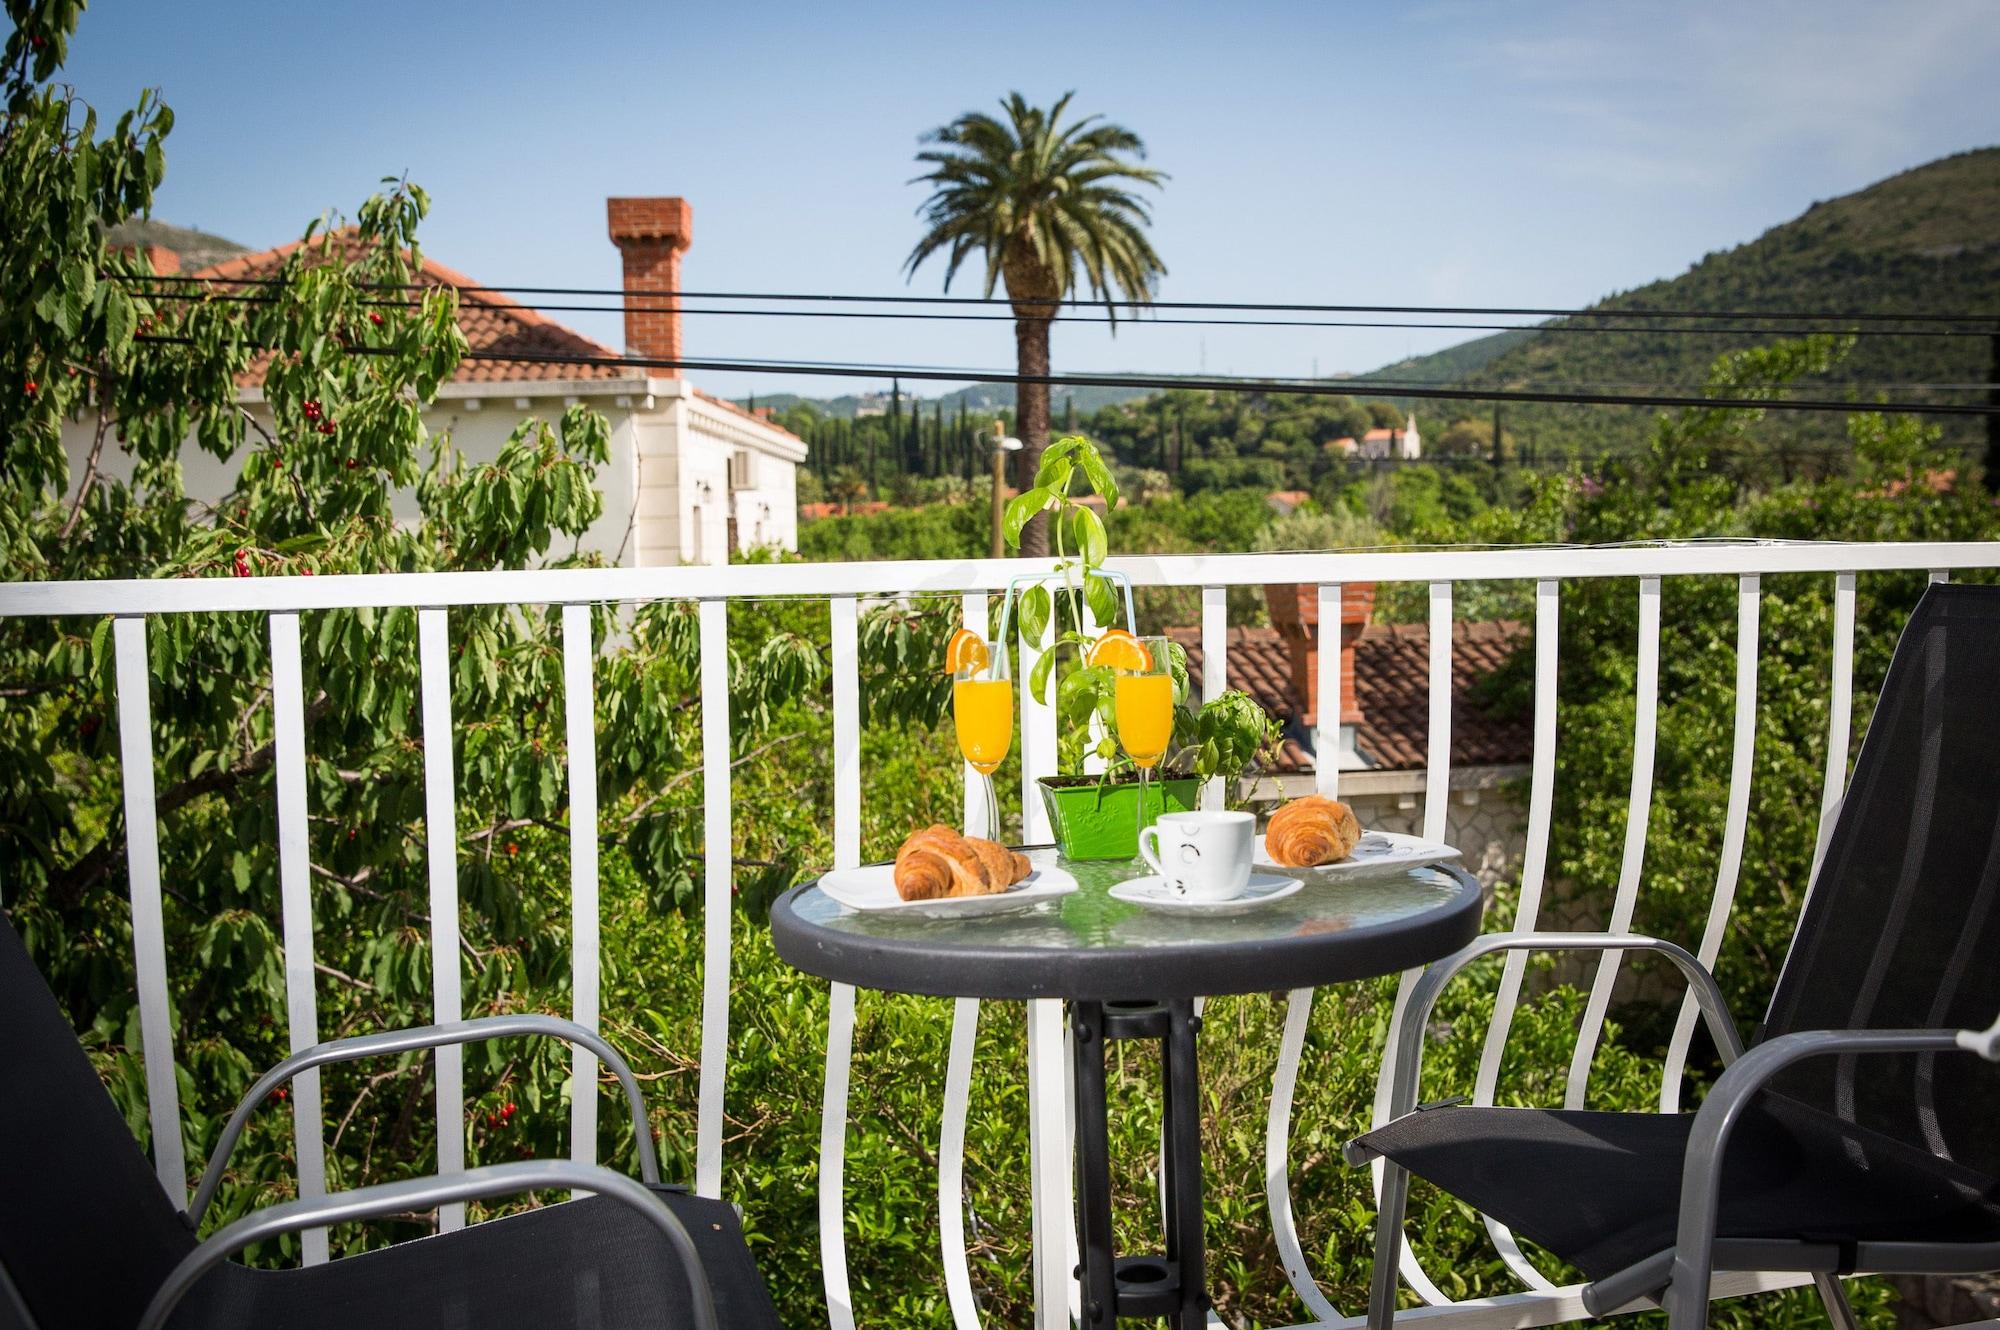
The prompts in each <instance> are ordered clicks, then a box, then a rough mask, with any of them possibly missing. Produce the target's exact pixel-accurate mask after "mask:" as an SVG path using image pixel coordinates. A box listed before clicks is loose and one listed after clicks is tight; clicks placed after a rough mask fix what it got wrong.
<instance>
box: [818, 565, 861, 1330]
mask: <svg viewBox="0 0 2000 1330" xmlns="http://www.w3.org/2000/svg"><path fill="white" fill-rule="evenodd" d="M832 613H833V651H832V657H833V866H834V867H835V868H853V867H855V866H857V865H858V864H860V862H861V652H860V614H859V606H858V605H857V604H856V602H855V600H854V598H853V597H851V596H838V597H835V598H834V600H833V601H832ZM853 1057H854V988H853V986H852V985H849V984H834V985H833V986H832V990H831V991H830V992H829V994H828V996H827V1009H826V1081H825V1088H824V1089H823V1090H822V1091H821V1094H820V1116H819V1256H820V1272H821V1278H822V1280H823V1281H824V1283H825V1286H826V1315H827V1323H828V1324H829V1325H830V1326H831V1327H832V1330H854V1294H853V1292H852V1289H851V1287H850V1285H849V1283H848V1278H847V1178H846V1170H847V1083H848V1068H849V1065H850V1063H851V1062H852V1060H853Z"/></svg>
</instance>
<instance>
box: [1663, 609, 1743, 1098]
mask: <svg viewBox="0 0 2000 1330" xmlns="http://www.w3.org/2000/svg"><path fill="white" fill-rule="evenodd" d="M1758 585H1759V583H1758V577H1757V574H1755V573H1745V574H1744V575H1743V576H1742V577H1740V578H1738V579H1737V583H1736V733H1735V743H1734V747H1733V750H1732V752H1731V754H1730V759H1729V803H1728V805H1727V807H1726V810H1725V811H1724V813H1723V819H1722V858H1721V860H1720V862H1719V863H1718V864H1717V865H1716V870H1715V896H1714V899H1712V900H1711V901H1710V902H1709V907H1708V923H1707V926H1706V927H1704V928H1703V929H1702V934H1701V945H1700V946H1699V947H1698V948H1696V950H1695V958H1696V959H1697V960H1699V961H1700V962H1701V963H1702V964H1703V965H1704V966H1706V967H1708V969H1709V970H1711V971H1713V970H1714V969H1715V958H1716V957H1717V956H1718V955H1719V954H1721V951H1722V936H1723V934H1724V933H1726V932H1727V931H1728V929H1729V912H1730V907H1731V906H1732V905H1734V904H1735V902H1736V882H1737V878H1738V876H1739V875H1740V874H1741V872H1742V868H1743V833H1744V828H1745V826H1746V825H1747V824H1748V822H1749V820H1750V781H1751V774H1752V766H1751V764H1752V762H1753V761H1754V759H1755V756H1756V746H1757V618H1758V609H1759V604H1758V602H1759V593H1758ZM1697 1011H1698V1008H1697V1007H1696V1005H1695V1000H1694V991H1693V990H1692V989H1690V990H1689V991H1688V993H1687V995H1686V996H1685V997H1683V998H1682V999H1681V1009H1680V1014H1679V1015H1678V1016H1677V1017H1675V1019H1674V1033H1673V1038H1671V1039H1670V1040H1668V1041H1667V1062H1666V1074H1665V1076H1664V1078H1663V1079H1662V1081H1661V1083H1660V1111H1661V1112H1662V1113H1675V1112H1678V1111H1679V1110H1680V1104H1681V1072H1682V1070H1683V1069H1685V1068H1686V1066H1687V1053H1688V1044H1689V1042H1690V1041H1691V1040H1692V1039H1693V1038H1694V1022H1695V1015H1696V1013H1697Z"/></svg>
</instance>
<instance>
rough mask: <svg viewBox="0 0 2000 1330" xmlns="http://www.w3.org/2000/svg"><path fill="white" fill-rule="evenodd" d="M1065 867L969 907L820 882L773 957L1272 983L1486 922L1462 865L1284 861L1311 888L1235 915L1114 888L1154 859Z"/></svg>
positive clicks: (963, 972)
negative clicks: (933, 906)
mask: <svg viewBox="0 0 2000 1330" xmlns="http://www.w3.org/2000/svg"><path fill="white" fill-rule="evenodd" d="M1026 854H1027V855H1028V857H1029V858H1030V859H1031V860H1033V861H1035V863H1037V864H1051V865H1054V864H1060V865H1061V867H1062V868H1064V869H1065V870H1067V871H1068V872H1069V873H1071V874H1072V875H1073V876H1075V878H1076V880H1077V884H1078V890H1077V891H1075V892H1073V893H1072V894H1070V895H1067V896H1062V897H1058V898H1057V899H1055V900H1052V901H1049V902H1047V903H1045V904H1042V905H1038V906H1032V907H1029V908H1025V909H1020V910H1014V911H1010V912H1007V913H1003V914H987V915H977V916H973V917H970V918H946V919H938V918H925V917H912V916H910V915H907V914H903V913H900V912H897V911H876V912H862V911H856V910H850V909H848V908H846V907H845V906H843V905H841V904H839V903H838V902H837V901H835V900H833V899H832V898H831V897H830V896H828V895H827V894H826V893H825V892H823V891H821V890H820V889H819V888H818V887H817V886H815V885H814V884H812V883H806V884H804V885H802V886H798V887H794V888H793V889H792V890H790V891H788V892H786V893H785V894H784V895H783V896H782V897H780V898H779V899H778V901H777V903H776V904H775V905H774V906H773V907H772V909H771V934H772V938H773V940H774V941H775V942H776V943H777V947H778V954H779V955H780V956H782V957H783V958H784V959H785V960H786V961H787V962H789V963H790V964H792V965H793V966H795V967H797V968H798V969H801V970H804V971H806V972H808V973H810V974H816V975H820V976H821V977H823V978H827V979H834V980H838V981H839V982H841V983H844V984H853V985H855V986H856V987H858V988H874V989H881V990H883V991H886V992H892V993H927V994H932V995H935V996H939V997H981V998H1068V999H1071V1000H1091V1001H1121V1000H1133V999H1143V1000H1153V1001H1157V1000H1162V999H1168V998H1191V997H1211V996H1216V995H1218V994H1223V993H1269V992H1274V991H1276V990H1279V989H1287V988H1307V987H1313V986H1316V985H1319V984H1329V983H1337V982H1339V981H1342V980H1347V979H1366V978H1371V977H1373V976H1375V975H1383V974H1394V973H1395V972H1397V971H1399V970H1406V969H1408V968H1409V967H1411V966H1413V965H1422V964H1424V963H1426V962H1428V961H1433V960H1436V959H1437V958H1438V957H1440V956H1444V955H1448V954H1449V953H1451V952H1453V951H1456V950H1458V948H1460V947H1462V946H1464V945H1465V944H1466V943H1467V942H1470V941H1471V940H1472V939H1473V937H1474V935H1476V934H1477V933H1478V931H1479V916H1480V907H1481V892H1480V887H1479V883H1478V882H1477V881H1476V880H1475V879H1473V878H1472V877H1471V876H1470V875H1468V874H1467V873H1466V872H1465V871H1464V870H1463V869H1461V868H1459V867H1458V866H1457V865H1455V864H1434V865H1431V866H1429V867H1424V868H1403V869H1389V868H1383V869H1378V870H1374V871H1372V872H1370V873H1368V874H1367V875H1366V876H1351V875H1349V874H1347V873H1337V872H1329V871H1316V870H1313V869H1294V870H1288V875H1292V876H1297V877H1298V878H1300V879H1301V880H1302V881H1303V882H1304V883H1305V886H1304V888H1303V889H1301V890H1300V891H1298V892H1296V893H1294V894H1293V895H1291V896H1288V897H1286V898H1284V899H1282V900H1275V901H1272V902H1271V903H1269V904H1266V905H1256V906H1252V907H1249V908H1247V909H1244V910H1242V911H1240V912H1238V913H1234V914H1200V915H1194V914H1180V913H1173V914H1169V913H1166V912H1164V911H1160V910H1154V909H1149V908H1147V907H1145V906H1142V905H1132V904H1128V903H1126V902H1124V901H1121V900H1115V899H1113V898H1112V897H1111V896H1110V895H1108V894H1107V893H1108V892H1109V891H1110V889H1111V888H1112V887H1114V886H1116V885H1118V884H1119V883H1120V882H1124V881H1126V880H1128V879H1131V878H1135V877H1142V876H1145V875H1146V874H1148V873H1149V872H1150V871H1151V870H1149V869H1148V868H1146V866H1145V865H1144V864H1141V863H1137V862H1127V861H1123V860H1118V861H1112V862H1094V863H1070V862H1067V861H1065V860H1062V859H1060V858H1059V857H1058V856H1057V854H1056V851H1055V850H1054V849H1032V850H1028V851H1026Z"/></svg>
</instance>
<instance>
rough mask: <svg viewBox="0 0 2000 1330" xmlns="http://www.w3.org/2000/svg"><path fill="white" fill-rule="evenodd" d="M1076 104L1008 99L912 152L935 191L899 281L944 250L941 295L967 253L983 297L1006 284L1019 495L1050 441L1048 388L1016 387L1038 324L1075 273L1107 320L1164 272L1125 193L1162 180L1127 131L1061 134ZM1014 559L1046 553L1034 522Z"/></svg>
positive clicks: (1033, 370)
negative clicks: (979, 269)
mask: <svg viewBox="0 0 2000 1330" xmlns="http://www.w3.org/2000/svg"><path fill="white" fill-rule="evenodd" d="M1075 95H1076V94H1075V93H1065V94H1063V96H1062V97H1061V99H1059V100H1058V101H1057V102H1056V104H1055V105H1054V106H1052V107H1050V108H1049V109H1048V110H1046V111H1044V110H1041V109H1039V108H1037V107H1033V106H1030V105H1028V103H1027V100H1026V99H1025V98H1023V97H1022V96H1021V94H1020V93H1018V92H1015V93H1009V94H1008V96H1007V99H1006V100H1005V101H1004V102H1002V103H1001V107H1002V109H1003V110H1004V111H1005V112H1006V119H1005V120H1004V121H1002V120H998V119H995V118H994V117H992V116H990V115H984V114H981V113H979V112H976V111H975V112H969V113H967V114H965V115H962V116H960V117H959V118H958V119H956V120H954V121H952V122H951V123H950V124H948V125H943V126H940V127H939V128H937V129H934V130H932V131H930V132H929V133H928V134H926V135H924V136H923V138H922V139H921V140H920V142H923V143H930V144H935V145H937V146H935V147H933V148H929V149H927V150H925V151H923V152H920V153H918V154H917V160H918V161H919V162H921V163H923V164H925V165H927V166H929V167H930V168H931V169H930V171H929V172H928V173H927V174H924V175H921V176H918V177H917V178H916V180H913V181H912V182H911V183H912V184H915V183H917V182H919V181H923V182H928V183H929V184H931V185H933V186H934V187H935V188H934V190H933V192H932V194H931V196H930V198H929V199H927V200H926V201H925V202H924V205H923V206H922V207H921V208H919V209H918V210H917V212H918V215H919V216H921V217H922V218H923V219H924V223H925V225H926V226H927V227H928V228H929V229H928V230H927V231H926V232H925V233H924V238H923V239H922V240H920V241H918V242H917V247H916V248H915V249H913V250H911V251H910V257H909V260H908V261H907V262H906V263H905V264H904V272H905V274H906V275H914V274H915V273H916V270H917V268H918V266H919V265H920V264H922V263H923V261H924V260H925V259H927V258H929V257H930V256H931V255H932V254H934V253H936V252H938V251H939V250H943V251H945V253H946V256H947V261H946V265H945V270H944V285H945V289H946V290H950V289H951V279H952V277H953V276H954V275H955V274H956V273H957V272H958V268H959V265H960V264H961V263H963V262H964V261H965V259H966V257H967V256H968V255H970V254H972V253H974V252H975V251H977V252H978V253H980V254H982V255H984V257H985V261H986V283H985V289H984V292H983V293H984V294H985V295H986V296H988V297H990V296H992V294H993V290H994V287H995V286H996V285H998V284H999V283H1001V282H1005V283H1006V287H1007V300H1008V303H1009V304H1011V305H1012V306H1013V310H1014V355H1015V366H1016V371H1017V372H1018V373H1019V374H1020V375H1021V376H1022V379H1023V381H1022V382H1021V383H1020V384H1019V386H1018V390H1017V391H1018V396H1017V399H1016V405H1017V409H1018V412H1019V424H1018V426H1017V427H1018V428H1019V430H1020V432H1021V442H1022V444H1023V447H1022V450H1021V457H1020V462H1019V466H1020V473H1019V475H1020V479H1019V481H1018V483H1019V484H1021V485H1022V486H1024V487H1025V486H1026V485H1027V484H1028V483H1029V482H1030V480H1031V479H1032V478H1033V476H1034V474H1035V471H1036V470H1037V469H1038V468H1039V467H1040V465H1041V456H1042V449H1044V448H1045V447H1047V446H1048V442H1049V386H1048V384H1047V383H1046V382H1040V383H1033V382H1028V381H1026V380H1027V379H1028V378H1029V377H1031V376H1041V377H1044V378H1045V377H1046V376H1047V375H1048V372H1049V325H1050V324H1051V323H1053V322H1054V321H1055V319H1056V317H1057V315H1058V314H1059V312H1060V305H1061V302H1062V300H1063V299H1064V298H1065V297H1067V296H1069V295H1071V293H1072V290H1073V288H1074V287H1075V286H1076V285H1077V278H1078V275H1079V274H1081V276H1082V279H1083V282H1084V283H1085V284H1086V285H1087V286H1088V287H1089V291H1090V298H1091V299H1092V300H1101V301H1103V302H1104V305H1105V308H1106V310H1107V311H1109V313H1110V315H1111V317H1112V318H1113V319H1114V320H1115V319H1116V318H1117V308H1116V306H1115V304H1114V299H1122V300H1123V301H1124V302H1125V304H1126V305H1127V306H1128V307H1129V308H1131V309H1134V310H1136V309H1137V307H1138V306H1140V305H1142V304H1145V303H1146V302H1148V301H1149V300H1151V299H1152V295H1153V288H1154V284H1155V283H1156V282H1157V281H1158V280H1159V278H1161V277H1163V276H1165V274H1166V271H1167V269H1166V265H1164V264H1163V263H1161V262H1160V256H1159V255H1158V254H1155V253H1154V252H1153V246H1152V244H1151V242H1150V241H1148V240H1147V239H1146V227H1147V226H1149V225H1150V224H1151V223H1152V213H1151V211H1150V210H1149V209H1148V207H1147V205H1146V203H1145V202H1144V201H1143V200H1142V199H1140V198H1139V197H1138V196H1137V195H1136V194H1134V193H1133V192H1132V189H1131V187H1132V186H1134V185H1151V186H1153V187H1155V188H1158V187H1159V184H1160V182H1161V181H1163V180H1165V179H1166V175H1165V173H1163V172H1160V171H1156V170H1154V169H1153V168H1151V167H1149V166H1143V165H1140V162H1141V161H1142V160H1143V159H1144V158H1145V155H1146V145H1145V144H1144V143H1142V142H1141V141H1140V139H1139V136H1138V135H1137V134H1134V133H1133V132H1132V131H1131V130H1129V129H1125V128H1124V127H1122V126H1119V125H1113V124H1109V123H1106V122H1105V121H1103V120H1102V119H1101V118H1100V117H1097V116H1086V117H1084V118H1083V119H1080V120H1074V121H1071V122H1070V123H1069V124H1068V125H1063V124H1062V123H1061V122H1062V115H1063V111H1064V110H1065V109H1066V108H1067V107H1068V106H1069V102H1070V98H1071V97H1073V96H1075ZM1021 552H1022V553H1023V554H1031V555H1045V554H1047V553H1048V531H1047V528H1046V525H1045V523H1043V522H1042V521H1040V520H1037V521H1036V522H1035V523H1034V524H1033V525H1032V526H1030V527H1029V528H1028V530H1027V532H1026V533H1025V535H1024V537H1023V539H1022V542H1021Z"/></svg>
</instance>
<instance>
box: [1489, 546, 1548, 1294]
mask: <svg viewBox="0 0 2000 1330" xmlns="http://www.w3.org/2000/svg"><path fill="white" fill-rule="evenodd" d="M1559 594H1560V593H1559V586H1558V584H1557V582H1556V581H1555V580H1554V579H1553V578H1545V579H1543V580H1542V581H1540V582H1537V583H1536V584H1535V722H1534V724H1535V741H1534V742H1535V751H1534V767H1533V774H1532V775H1531V776H1530V778H1529V783H1528V843H1527V847H1526V850H1525V851H1524V853H1523V855H1522V859H1521V895H1520V899H1519V901H1518V902H1517V904H1516V905H1515V907H1514V924H1513V928H1514V931H1515V932H1517V933H1525V932H1530V931H1532V930H1533V929H1534V927H1535V920H1536V918H1537V917H1538V916H1539V915H1540V913H1541V908H1542V882H1543V878H1544V875H1545V874H1546V873H1547V872H1548V864H1549V822H1550V815H1551V811H1552V810H1553V808H1554V806H1555V787H1556V663H1557V661H1558V660H1559V659H1560V645H1561V643H1560V639H1559V637H1558V628H1559V624H1558V618H1557V616H1558V615H1559V614H1560V612H1561V606H1560V600H1559ZM1527 969H1528V954H1527V953H1526V952H1524V951H1510V952H1508V953H1507V959H1506V961H1505V962H1504V963H1503V968H1502V969H1501V971H1500V988H1499V991H1498V992H1497V993H1495V994H1494V997H1493V1018H1492V1020H1491V1021H1490V1022H1488V1024H1487V1027H1486V1043H1485V1045H1484V1046H1483V1047H1482V1048H1481V1049H1480V1050H1479V1070H1478V1072H1477V1073H1476V1074H1475V1076H1474V1078H1473V1085H1472V1102H1473V1103H1474V1104H1476V1105H1479V1106H1481V1107H1484V1106H1486V1105H1490V1104H1491V1103H1492V1102H1493V1094H1494V1091H1495V1090H1496V1089H1497V1088H1498V1086H1499V1083H1500V1062H1501V1059H1502V1058H1503V1057H1504V1056H1505V1055H1506V1052H1507V1032H1508V1030H1510V1029H1511V1028H1512V1027H1513V1023H1514V1011H1515V1009H1516V1007H1517V1006H1518V1005H1519V1002H1520V998H1521V981H1522V979H1523V978H1524V977H1525V975H1526V973H1527ZM1480 1218H1481V1219H1482V1220H1483V1221H1484V1222H1485V1224H1486V1232H1487V1235H1488V1236H1489V1237H1491V1238H1492V1240H1493V1245H1494V1247H1495V1248H1497V1249H1498V1250H1499V1252H1500V1259H1501V1261H1502V1262H1504V1263H1505V1264H1506V1266H1507V1268H1508V1269H1509V1270H1512V1271H1513V1272H1514V1274H1515V1276H1516V1277H1517V1278H1519V1279H1520V1280H1521V1282H1523V1283H1525V1284H1526V1285H1528V1287H1530V1288H1532V1289H1536V1290H1539V1291H1541V1292H1544V1293H1550V1292H1554V1291H1555V1287H1556V1286H1555V1284H1554V1283H1553V1282H1552V1281H1550V1280H1549V1279H1548V1278H1546V1277H1545V1276H1544V1275H1543V1274H1542V1272H1541V1271H1539V1270H1537V1269H1536V1268H1535V1267H1534V1264H1533V1263H1532V1262H1531V1261H1529V1260H1528V1257H1527V1254H1526V1253H1525V1252H1523V1251H1522V1250H1521V1244H1520V1243H1518V1242H1517V1241H1515V1239H1514V1234H1513V1231H1512V1230H1511V1229H1509V1228H1508V1227H1507V1226H1506V1225H1505V1224H1502V1223H1501V1222H1500V1221H1499V1220H1497V1219H1494V1218H1492V1217H1491V1216H1490V1215H1481V1216H1480Z"/></svg>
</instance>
